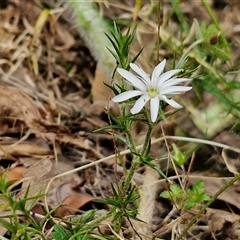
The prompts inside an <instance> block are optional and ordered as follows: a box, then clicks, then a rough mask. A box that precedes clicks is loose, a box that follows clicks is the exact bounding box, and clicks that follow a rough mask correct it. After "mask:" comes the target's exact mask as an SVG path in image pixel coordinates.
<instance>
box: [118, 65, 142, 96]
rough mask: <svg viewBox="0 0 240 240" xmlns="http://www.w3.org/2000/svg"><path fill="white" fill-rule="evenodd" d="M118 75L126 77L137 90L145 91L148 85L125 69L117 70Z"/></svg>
mask: <svg viewBox="0 0 240 240" xmlns="http://www.w3.org/2000/svg"><path fill="white" fill-rule="evenodd" d="M117 71H118V73H119V74H120V75H121V76H122V77H124V78H125V79H126V80H127V81H128V82H129V83H130V84H131V85H133V86H134V87H135V88H137V89H139V90H141V91H145V90H146V85H145V84H144V83H143V82H142V81H141V80H139V79H138V78H137V77H136V76H134V75H133V74H132V73H131V72H129V71H127V70H125V69H123V68H117Z"/></svg>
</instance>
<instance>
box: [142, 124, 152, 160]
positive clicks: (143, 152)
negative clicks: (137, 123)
mask: <svg viewBox="0 0 240 240" xmlns="http://www.w3.org/2000/svg"><path fill="white" fill-rule="evenodd" d="M152 130H153V125H152V124H149V125H148V131H147V134H146V138H145V141H144V144H143V148H142V151H141V153H140V156H142V157H143V158H144V157H146V156H145V155H146V153H147V150H148V148H149V144H150V143H151V136H152Z"/></svg>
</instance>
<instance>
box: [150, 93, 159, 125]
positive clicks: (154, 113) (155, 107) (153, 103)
mask: <svg viewBox="0 0 240 240" xmlns="http://www.w3.org/2000/svg"><path fill="white" fill-rule="evenodd" d="M150 110H151V120H152V122H155V121H156V120H157V117H158V111H159V98H158V97H157V96H156V97H155V98H152V99H151V100H150Z"/></svg>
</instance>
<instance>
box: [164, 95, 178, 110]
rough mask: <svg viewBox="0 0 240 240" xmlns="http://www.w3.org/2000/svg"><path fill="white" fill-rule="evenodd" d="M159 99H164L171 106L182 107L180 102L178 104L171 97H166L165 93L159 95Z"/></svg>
mask: <svg viewBox="0 0 240 240" xmlns="http://www.w3.org/2000/svg"><path fill="white" fill-rule="evenodd" d="M161 99H162V100H163V101H165V102H166V103H168V104H169V105H171V106H172V107H173V108H182V106H181V105H180V104H178V103H177V102H176V101H174V100H172V99H168V98H167V97H166V96H165V95H163V96H162V97H161Z"/></svg>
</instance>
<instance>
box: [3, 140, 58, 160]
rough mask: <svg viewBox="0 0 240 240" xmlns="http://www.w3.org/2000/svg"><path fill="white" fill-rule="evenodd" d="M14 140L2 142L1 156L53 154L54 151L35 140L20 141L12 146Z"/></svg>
mask: <svg viewBox="0 0 240 240" xmlns="http://www.w3.org/2000/svg"><path fill="white" fill-rule="evenodd" d="M11 144H14V142H1V145H0V156H1V157H3V156H8V155H11V156H33V155H34V156H46V155H48V156H49V155H53V151H51V150H49V149H47V148H46V147H44V146H41V145H39V144H37V143H33V142H20V143H19V144H17V145H14V146H11Z"/></svg>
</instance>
